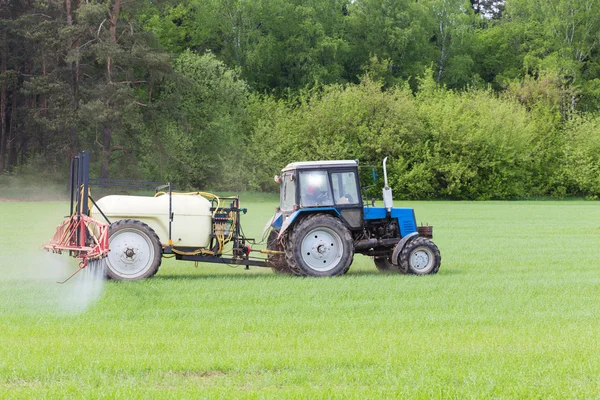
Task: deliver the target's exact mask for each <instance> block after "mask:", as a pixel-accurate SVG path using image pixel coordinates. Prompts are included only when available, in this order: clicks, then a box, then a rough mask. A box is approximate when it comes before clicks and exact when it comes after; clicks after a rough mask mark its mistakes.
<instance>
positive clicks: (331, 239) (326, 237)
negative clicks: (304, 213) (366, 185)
mask: <svg viewBox="0 0 600 400" xmlns="http://www.w3.org/2000/svg"><path fill="white" fill-rule="evenodd" d="M285 258H286V261H287V263H288V265H289V266H290V269H291V270H292V271H294V273H295V274H296V275H302V276H337V275H343V274H345V273H346V272H348V269H350V265H351V264H352V260H353V258H354V246H353V244H352V237H351V236H350V231H349V230H348V228H346V226H345V225H344V224H343V223H342V222H341V221H340V220H339V219H337V218H334V217H332V216H331V215H327V214H313V215H309V216H308V217H306V218H305V219H303V220H302V221H300V222H299V223H298V224H297V225H296V226H295V227H294V229H293V231H292V232H291V233H290V236H289V240H288V241H287V244H286V249H285Z"/></svg>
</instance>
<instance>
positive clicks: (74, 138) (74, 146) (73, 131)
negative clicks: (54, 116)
mask: <svg viewBox="0 0 600 400" xmlns="http://www.w3.org/2000/svg"><path fill="white" fill-rule="evenodd" d="M65 5H66V10H67V24H68V25H70V26H72V25H73V10H72V7H71V0H66V4H65ZM78 6H79V4H78V2H77V1H76V2H75V8H76V9H77V7H78ZM67 45H68V47H69V48H70V49H76V48H78V47H79V41H78V40H75V41H74V42H71V39H69V42H68V43H67ZM73 64H75V65H73ZM68 69H69V70H70V71H71V88H72V96H73V102H72V104H71V108H72V110H73V114H76V113H77V107H78V105H79V87H78V85H79V60H77V61H75V63H73V62H69V63H68ZM73 120H74V121H77V117H76V116H75V118H73ZM78 139H79V135H78V132H77V123H76V122H74V123H73V126H71V128H70V129H69V142H70V148H71V149H70V150H71V157H73V156H75V155H76V154H77V153H78V147H79V140H78Z"/></svg>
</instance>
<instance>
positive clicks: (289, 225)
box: [44, 152, 441, 280]
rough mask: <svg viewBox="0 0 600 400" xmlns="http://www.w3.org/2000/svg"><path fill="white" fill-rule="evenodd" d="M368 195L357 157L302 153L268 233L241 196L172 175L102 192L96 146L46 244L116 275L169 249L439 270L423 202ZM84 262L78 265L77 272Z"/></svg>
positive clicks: (144, 274)
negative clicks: (247, 223) (93, 188)
mask: <svg viewBox="0 0 600 400" xmlns="http://www.w3.org/2000/svg"><path fill="white" fill-rule="evenodd" d="M385 163H386V160H384V162H383V168H384V176H385V187H384V189H383V199H384V207H374V206H373V205H372V204H371V205H369V204H365V203H364V202H363V198H362V194H361V190H360V182H359V176H358V162H357V161H348V160H347V161H314V162H296V163H291V164H289V165H287V166H286V167H285V168H284V169H283V170H282V171H281V173H280V175H279V176H276V177H275V181H276V182H278V183H279V185H280V204H279V207H278V208H277V211H276V213H275V215H274V216H273V217H272V218H271V219H270V220H269V221H268V223H267V225H266V226H265V229H264V231H263V241H264V239H265V238H266V248H263V247H265V246H262V244H263V243H262V241H261V242H257V241H256V240H255V239H252V238H248V237H246V236H245V234H244V233H243V230H242V226H241V223H240V216H241V215H242V214H245V213H246V212H247V210H246V209H245V208H241V207H240V201H239V198H238V197H237V196H232V197H220V196H217V195H214V194H211V193H207V192H189V193H177V192H174V191H173V190H172V186H171V184H170V183H166V184H163V185H159V186H157V187H156V188H155V192H156V194H155V195H154V196H153V197H152V196H118V195H111V196H105V197H103V198H101V199H99V200H98V201H97V202H96V201H94V199H93V198H92V197H91V194H90V190H89V186H90V178H89V153H88V152H82V153H80V154H79V155H78V156H76V157H74V158H73V160H72V162H71V204H70V213H69V217H68V218H67V219H66V220H65V221H64V222H63V223H62V224H61V225H59V227H58V228H57V231H56V234H55V235H54V237H53V238H52V240H51V241H50V242H48V243H47V244H46V245H45V246H44V247H45V249H46V250H48V251H52V252H55V253H62V252H63V251H64V252H68V253H69V254H70V255H71V256H73V257H75V258H78V259H79V260H80V264H79V266H80V268H79V270H78V271H80V270H81V269H83V268H87V267H91V268H103V269H104V270H105V274H106V276H107V277H108V278H111V279H117V280H138V279H144V278H149V277H151V276H153V275H154V274H156V272H157V271H158V268H159V267H160V264H161V260H162V258H163V257H174V258H175V259H177V260H183V261H194V262H209V263H221V264H227V265H244V266H245V267H246V269H248V268H249V267H250V266H257V267H268V268H272V269H273V271H274V272H276V273H282V274H293V275H298V276H337V275H343V274H345V273H346V272H347V271H348V269H349V268H350V266H351V264H352V261H353V258H354V254H356V253H358V254H364V255H367V256H371V257H372V258H373V260H374V262H375V266H376V267H377V269H379V270H382V271H397V272H399V273H404V274H406V273H412V274H417V275H425V274H434V273H436V272H437V271H438V270H439V268H440V263H441V257H440V252H439V250H438V248H437V246H436V245H435V244H434V243H433V242H432V241H431V238H432V227H431V226H419V227H417V223H416V219H415V214H414V210H413V209H411V208H395V207H393V206H392V193H391V189H390V188H389V187H388V183H387V173H386V168H385ZM78 271H76V272H75V273H77V272H78Z"/></svg>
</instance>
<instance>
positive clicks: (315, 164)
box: [281, 160, 358, 172]
mask: <svg viewBox="0 0 600 400" xmlns="http://www.w3.org/2000/svg"><path fill="white" fill-rule="evenodd" d="M357 166H358V160H327V161H299V162H293V163H289V164H288V165H286V166H285V168H283V169H282V170H281V172H285V171H291V170H296V169H325V168H343V167H346V168H348V167H350V168H356V167H357Z"/></svg>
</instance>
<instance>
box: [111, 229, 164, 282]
mask: <svg viewBox="0 0 600 400" xmlns="http://www.w3.org/2000/svg"><path fill="white" fill-rule="evenodd" d="M108 248H109V249H110V251H109V252H108V257H107V258H106V275H107V277H108V278H110V279H115V280H119V281H135V280H140V279H146V278H150V277H152V276H154V275H155V274H156V272H158V267H160V263H161V261H162V259H161V257H162V246H161V244H160V239H159V238H158V236H157V235H156V233H155V232H154V230H153V229H152V228H150V227H149V226H148V225H146V224H144V223H143V222H140V221H135V220H132V219H124V220H121V221H117V222H115V223H113V224H111V225H110V228H109V230H108Z"/></svg>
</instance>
